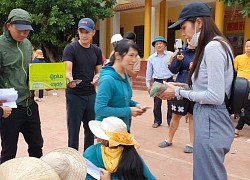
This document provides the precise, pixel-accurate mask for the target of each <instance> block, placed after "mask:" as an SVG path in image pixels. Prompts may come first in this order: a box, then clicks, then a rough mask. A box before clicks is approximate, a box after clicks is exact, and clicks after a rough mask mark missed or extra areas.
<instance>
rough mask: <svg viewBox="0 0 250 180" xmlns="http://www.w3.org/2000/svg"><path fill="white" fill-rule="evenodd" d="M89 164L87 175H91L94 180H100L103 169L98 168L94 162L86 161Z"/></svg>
mask: <svg viewBox="0 0 250 180" xmlns="http://www.w3.org/2000/svg"><path fill="white" fill-rule="evenodd" d="M85 160H86V163H87V173H88V174H89V175H91V176H92V177H93V178H95V179H97V180H100V174H101V169H100V168H98V167H96V166H95V165H94V164H93V163H92V162H90V161H89V160H88V159H86V158H85Z"/></svg>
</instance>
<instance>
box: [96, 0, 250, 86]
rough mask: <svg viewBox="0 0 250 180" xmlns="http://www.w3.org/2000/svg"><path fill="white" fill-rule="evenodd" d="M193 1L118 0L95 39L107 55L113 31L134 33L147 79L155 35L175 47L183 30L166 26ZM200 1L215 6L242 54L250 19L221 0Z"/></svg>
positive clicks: (219, 23) (215, 12)
mask: <svg viewBox="0 0 250 180" xmlns="http://www.w3.org/2000/svg"><path fill="white" fill-rule="evenodd" d="M190 2H193V0H133V1H132V0H129V1H128V0H126V1H125V0H118V3H117V5H116V6H115V8H114V10H115V12H116V13H115V15H114V16H113V17H112V18H107V19H105V20H103V21H99V23H97V27H98V31H97V33H98V34H97V36H95V37H96V38H97V39H96V40H95V41H94V42H97V44H98V45H99V46H100V48H101V49H102V51H103V54H104V55H105V56H106V57H107V58H108V57H109V54H110V52H111V51H112V47H111V44H110V39H111V36H112V35H113V34H116V33H120V34H121V35H123V34H124V33H125V32H127V31H133V32H135V33H136V35H137V41H136V42H137V44H138V45H139V48H140V51H139V55H140V56H141V57H142V59H143V61H142V62H141V70H140V73H139V78H144V77H145V72H146V63H147V62H146V60H147V58H148V57H149V55H150V54H152V53H153V52H154V48H153V47H152V45H151V42H152V40H153V38H154V37H156V36H159V35H161V36H163V37H165V38H166V39H167V42H168V47H167V48H168V50H170V51H173V50H174V42H175V39H177V38H182V39H183V37H182V36H181V31H173V30H169V29H168V28H167V27H168V26H169V25H171V24H172V23H174V22H176V21H177V19H178V14H179V12H180V11H181V9H182V8H183V6H184V5H186V4H188V3H190ZM199 2H204V3H207V4H208V5H209V6H210V7H211V8H212V11H211V13H212V16H213V18H214V19H215V23H216V24H217V26H218V28H219V29H220V30H221V32H223V34H224V35H225V36H226V37H227V38H228V39H229V41H230V42H231V44H232V46H233V47H234V53H235V55H237V54H242V53H243V51H244V44H245V43H244V42H245V41H246V39H247V38H250V18H243V17H242V15H241V14H240V13H239V10H238V9H233V8H232V7H225V6H224V3H223V2H220V1H219V0H199ZM183 40H184V39H183ZM184 42H185V41H184ZM141 81H144V80H143V79H141ZM133 86H134V85H133Z"/></svg>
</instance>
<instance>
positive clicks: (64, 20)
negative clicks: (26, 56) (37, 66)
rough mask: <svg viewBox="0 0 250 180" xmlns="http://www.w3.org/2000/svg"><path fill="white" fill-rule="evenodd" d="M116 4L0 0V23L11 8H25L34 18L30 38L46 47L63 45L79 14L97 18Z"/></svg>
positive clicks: (72, 32) (74, 0)
mask: <svg viewBox="0 0 250 180" xmlns="http://www.w3.org/2000/svg"><path fill="white" fill-rule="evenodd" d="M115 4H116V0H15V1H13V0H1V1H0V25H3V23H4V22H5V21H6V20H7V17H8V14H9V12H10V11H11V10H12V9H14V8H22V9H25V10H26V11H28V12H29V13H30V14H31V16H32V18H33V25H32V26H33V28H34V32H32V33H31V37H30V39H31V42H32V43H33V44H34V45H38V44H43V45H45V46H47V48H48V49H50V48H55V47H59V48H63V47H65V45H66V44H68V43H69V42H70V40H71V39H72V38H73V37H74V36H75V35H76V32H77V23H78V21H79V20H80V19H81V18H84V17H89V18H92V19H93V20H95V21H96V20H97V19H104V18H106V17H111V16H113V15H114V11H113V6H114V5H115ZM46 51H47V49H46ZM55 56H56V55H55Z"/></svg>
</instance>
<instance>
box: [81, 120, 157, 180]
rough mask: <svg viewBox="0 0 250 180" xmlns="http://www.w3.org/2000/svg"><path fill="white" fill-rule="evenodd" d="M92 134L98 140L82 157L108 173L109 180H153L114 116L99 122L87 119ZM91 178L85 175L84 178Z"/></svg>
mask: <svg viewBox="0 0 250 180" xmlns="http://www.w3.org/2000/svg"><path fill="white" fill-rule="evenodd" d="M89 128H90V130H91V131H92V133H93V134H94V135H95V136H96V137H98V138H100V139H101V140H102V141H101V142H100V143H98V144H95V145H92V146H90V147H89V148H88V149H87V150H86V151H85V152H84V154H83V156H84V157H85V158H86V159H88V160H89V161H91V162H92V163H93V164H94V165H95V166H97V167H99V168H103V169H105V170H107V171H108V172H109V173H111V179H112V180H118V179H123V180H132V179H136V180H144V179H147V180H155V179H156V178H155V177H154V176H153V175H152V173H151V172H150V170H149V169H148V167H147V166H146V164H145V163H144V161H143V159H142V158H141V157H140V156H139V154H138V153H137V151H136V149H135V146H139V145H138V143H137V142H136V140H135V139H134V137H133V135H132V134H130V133H128V132H127V126H126V124H125V123H124V122H123V121H122V120H121V119H119V118H117V117H107V118H104V119H103V121H102V122H100V121H97V120H93V121H90V122H89ZM90 179H94V178H93V177H92V176H90V175H89V174H87V177H86V180H90Z"/></svg>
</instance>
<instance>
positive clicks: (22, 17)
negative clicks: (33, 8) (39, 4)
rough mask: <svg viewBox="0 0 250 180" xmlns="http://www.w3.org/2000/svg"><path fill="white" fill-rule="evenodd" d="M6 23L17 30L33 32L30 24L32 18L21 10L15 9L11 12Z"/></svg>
mask: <svg viewBox="0 0 250 180" xmlns="http://www.w3.org/2000/svg"><path fill="white" fill-rule="evenodd" d="M7 22H10V23H11V24H15V27H16V29H17V30H20V31H22V30H31V31H34V30H33V28H32V26H31V23H32V18H31V16H30V15H29V13H28V12H27V11H25V10H23V9H20V8H17V9H13V10H11V12H10V14H9V16H8V20H7Z"/></svg>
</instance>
